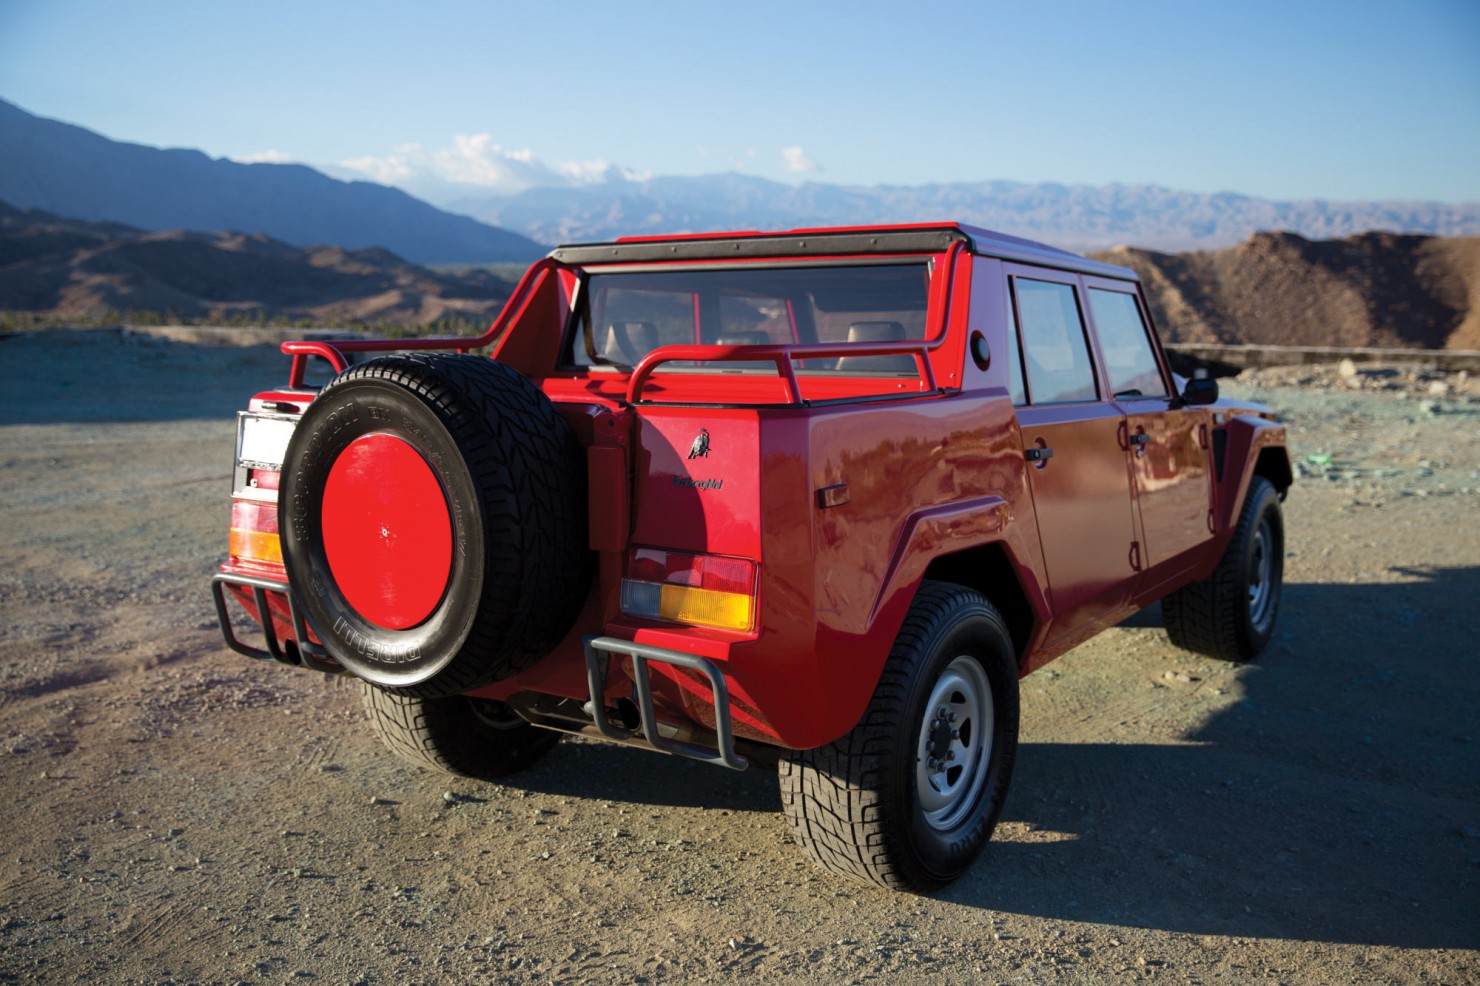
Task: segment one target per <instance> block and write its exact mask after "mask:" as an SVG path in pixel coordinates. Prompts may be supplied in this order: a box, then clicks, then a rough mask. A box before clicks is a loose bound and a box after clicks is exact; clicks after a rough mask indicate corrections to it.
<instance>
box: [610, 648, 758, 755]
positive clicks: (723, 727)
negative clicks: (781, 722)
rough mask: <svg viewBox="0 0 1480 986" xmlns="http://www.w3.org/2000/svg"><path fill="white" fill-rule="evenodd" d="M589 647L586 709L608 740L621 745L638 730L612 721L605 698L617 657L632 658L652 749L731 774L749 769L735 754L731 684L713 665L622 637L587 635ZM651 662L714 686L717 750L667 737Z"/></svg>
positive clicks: (640, 708)
mask: <svg viewBox="0 0 1480 986" xmlns="http://www.w3.org/2000/svg"><path fill="white" fill-rule="evenodd" d="M584 645H585V653H586V679H587V683H588V685H589V687H590V691H591V698H590V701H588V702H587V703H586V706H585V708H586V711H587V713H588V714H589V715H590V716H591V720H592V723H593V724H594V725H595V727H596V730H597V732H599V733H600V734H601V735H602V736H605V737H606V738H607V739H612V740H617V741H627V740H630V739H631V738H632V736H633V731H632V730H630V729H626V728H624V727H623V726H621V725H618V724H616V723H614V722H612V721H611V717H610V716H608V715H607V712H606V699H605V696H606V672H607V668H608V665H609V663H610V661H609V659H610V658H611V657H614V656H615V657H627V658H630V659H631V660H632V682H633V685H634V686H635V692H636V701H637V709H638V713H639V715H640V716H641V723H642V734H643V736H645V737H646V739H647V742H648V745H650V746H652V748H653V749H655V750H660V751H662V752H663V753H671V754H674V755H676V756H680V757H688V758H690V759H692V760H703V761H704V762H705V763H712V764H717V765H719V766H722V767H729V768H730V769H731V770H744V769H745V768H746V767H747V766H749V761H748V760H746V758H745V757H742V756H740V755H739V754H738V753H736V752H735V735H734V730H733V727H732V724H731V720H730V692H729V686H727V685H726V684H725V676H724V673H723V672H722V671H720V669H719V668H718V667H716V666H715V665H714V663H713V662H712V661H709V660H706V659H705V658H702V657H699V656H697V655H694V654H685V653H683V652H682V651H676V650H669V649H668V648H666V647H653V646H651V645H649V644H639V643H635V642H634V641H631V640H622V639H620V638H617V637H595V636H592V637H587V638H585V640H584ZM649 663H656V664H669V665H672V666H674V667H678V668H684V669H686V670H688V671H693V672H695V673H697V674H699V675H700V676H702V677H703V678H704V680H705V681H707V682H708V683H709V689H710V692H711V694H712V696H713V699H714V739H715V747H714V749H710V748H709V747H707V746H702V745H699V744H695V743H687V742H683V741H680V740H677V739H668V738H665V737H664V736H663V732H662V730H661V728H660V727H659V724H658V716H657V710H656V708H655V706H654V703H653V685H652V679H651V677H650V676H649V671H648V664H649Z"/></svg>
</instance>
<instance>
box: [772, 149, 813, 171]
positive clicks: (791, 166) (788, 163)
mask: <svg viewBox="0 0 1480 986" xmlns="http://www.w3.org/2000/svg"><path fill="white" fill-rule="evenodd" d="M781 164H782V166H783V167H785V168H786V170H787V171H789V172H791V173H792V174H794V175H807V174H812V173H813V172H816V171H821V170H822V169H821V168H820V167H818V165H817V162H816V161H813V160H812V159H811V158H809V157H808V156H807V152H806V151H804V150H802V149H801V148H800V147H783V148H782V149H781Z"/></svg>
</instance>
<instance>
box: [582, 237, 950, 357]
mask: <svg viewBox="0 0 1480 986" xmlns="http://www.w3.org/2000/svg"><path fill="white" fill-rule="evenodd" d="M929 283H930V267H929V264H928V263H926V262H924V261H910V262H908V263H890V264H869V265H849V266H818V267H756V268H749V269H746V268H731V269H728V270H713V269H711V270H693V269H682V268H675V269H672V270H660V271H653V270H648V271H639V272H634V273H609V274H592V275H590V276H589V277H588V278H587V281H586V285H585V290H584V291H583V292H582V297H581V303H580V304H579V306H578V307H577V309H576V312H575V313H574V316H573V318H572V320H571V322H572V324H571V330H570V332H569V334H568V337H567V340H566V350H565V351H566V357H567V360H568V362H569V364H570V365H573V366H578V367H587V368H592V369H613V370H625V369H629V368H631V367H633V366H636V365H637V363H639V362H640V361H641V360H642V358H643V357H644V356H646V355H647V354H648V353H650V352H652V351H653V350H654V349H657V348H659V347H661V346H678V345H689V346H692V345H695V344H700V345H721V346H744V345H767V344H785V343H848V342H851V343H859V344H862V343H873V344H875V345H877V344H879V343H882V342H904V341H911V340H914V341H921V340H924V339H925V331H926V326H925V308H926V299H927V297H928V288H929ZM665 368H668V369H675V370H684V371H685V372H693V371H694V370H696V369H709V370H712V371H715V372H731V373H733V372H751V373H772V374H774V373H775V372H776V367H775V364H774V363H773V362H769V361H765V362H715V363H710V364H707V365H706V366H705V367H702V368H701V367H699V366H696V364H693V363H672V364H665ZM796 368H797V372H799V373H837V374H844V375H854V374H868V375H873V374H886V375H902V376H913V375H914V374H915V372H916V364H915V361H914V358H913V357H911V356H908V355H904V354H900V355H897V356H895V355H889V356H865V357H844V358H843V359H826V360H822V359H812V360H804V361H800V362H799V363H798V364H797V367H796Z"/></svg>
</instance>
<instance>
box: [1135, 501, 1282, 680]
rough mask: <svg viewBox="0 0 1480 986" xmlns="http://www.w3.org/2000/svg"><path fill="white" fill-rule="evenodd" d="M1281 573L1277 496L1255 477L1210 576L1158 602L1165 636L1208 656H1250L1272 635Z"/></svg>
mask: <svg viewBox="0 0 1480 986" xmlns="http://www.w3.org/2000/svg"><path fill="white" fill-rule="evenodd" d="M1284 572H1285V525H1284V518H1283V517H1282V515H1281V513H1280V497H1279V494H1278V493H1277V492H1276V491H1275V488H1274V485H1273V484H1272V483H1270V481H1269V480H1267V479H1265V478H1264V477H1263V476H1255V477H1254V478H1253V479H1251V480H1250V481H1249V489H1248V493H1247V494H1246V495H1245V496H1244V506H1243V509H1242V510H1241V511H1239V519H1238V525H1237V526H1236V527H1235V528H1234V531H1233V537H1232V538H1230V539H1229V542H1228V547H1227V548H1225V549H1224V551H1223V557H1222V558H1221V559H1219V561H1218V567H1217V568H1216V569H1214V570H1213V574H1212V575H1211V576H1209V577H1208V578H1206V579H1204V580H1203V581H1201V582H1194V583H1192V584H1191V585H1187V586H1184V587H1182V588H1181V589H1178V590H1177V591H1176V592H1174V593H1172V594H1171V595H1169V596H1167V597H1166V598H1165V599H1163V600H1162V601H1161V615H1162V622H1163V623H1164V624H1165V626H1166V628H1167V636H1169V637H1171V638H1172V643H1174V644H1176V645H1177V646H1178V647H1181V648H1183V649H1185V650H1190V651H1195V652H1197V653H1199V654H1206V655H1208V656H1209V657H1216V658H1221V659H1223V660H1225V661H1249V660H1252V659H1253V658H1254V657H1256V656H1258V654H1259V652H1260V651H1261V650H1263V649H1264V646H1265V645H1266V644H1268V643H1269V639H1270V637H1272V636H1274V624H1275V618H1276V617H1277V616H1278V615H1279V610H1280V594H1281V588H1282V585H1283V580H1284Z"/></svg>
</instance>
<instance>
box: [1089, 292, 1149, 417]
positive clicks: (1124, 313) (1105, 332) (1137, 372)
mask: <svg viewBox="0 0 1480 986" xmlns="http://www.w3.org/2000/svg"><path fill="white" fill-rule="evenodd" d="M1089 307H1090V312H1091V313H1092V314H1093V315H1094V318H1095V331H1096V332H1097V333H1098V335H1099V337H1100V353H1101V355H1102V356H1104V357H1105V372H1106V374H1107V375H1108V376H1109V377H1110V391H1111V393H1113V394H1114V395H1115V396H1116V397H1166V396H1167V385H1166V381H1165V380H1163V379H1162V376H1161V367H1160V366H1159V365H1158V364H1157V362H1156V354H1155V353H1154V352H1153V351H1152V349H1151V340H1150V338H1149V337H1148V336H1147V334H1146V323H1145V322H1144V321H1143V320H1142V319H1141V309H1140V308H1139V307H1138V306H1137V305H1136V299H1135V296H1134V295H1129V294H1126V293H1125V292H1123V291H1106V290H1105V289H1103V288H1090V289H1089Z"/></svg>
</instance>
